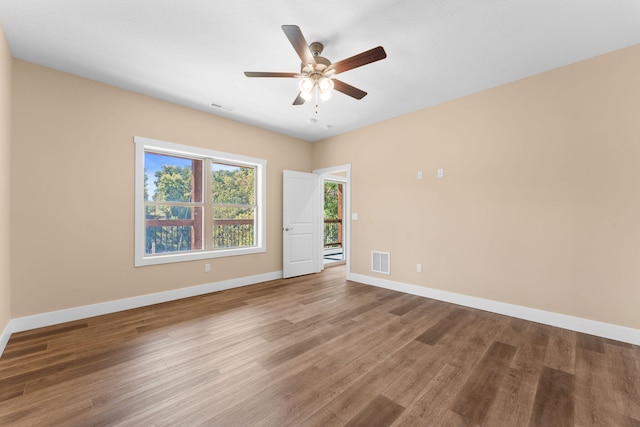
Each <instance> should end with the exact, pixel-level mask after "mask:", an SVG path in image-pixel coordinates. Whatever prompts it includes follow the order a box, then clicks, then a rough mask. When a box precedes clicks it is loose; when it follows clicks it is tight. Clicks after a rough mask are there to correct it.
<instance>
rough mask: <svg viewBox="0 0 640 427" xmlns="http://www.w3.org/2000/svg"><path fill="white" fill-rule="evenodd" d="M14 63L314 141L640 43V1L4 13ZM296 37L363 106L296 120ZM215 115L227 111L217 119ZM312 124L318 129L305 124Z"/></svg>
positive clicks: (96, 1)
mask: <svg viewBox="0 0 640 427" xmlns="http://www.w3.org/2000/svg"><path fill="white" fill-rule="evenodd" d="M0 22H1V23H2V26H3V27H4V30H5V33H6V35H7V39H8V40H9V45H10V48H11V51H12V53H13V56H14V57H16V58H19V59H23V60H26V61H29V62H33V63H36V64H41V65H44V66H47V67H51V68H55V69H58V70H62V71H65V72H68V73H71V74H75V75H78V76H82V77H86V78H89V79H93V80H97V81H100V82H104V83H107V84H110V85H114V86H118V87H121V88H124V89H128V90H132V91H135V92H139V93H142V94H146V95H150V96H153V97H156V98H160V99H163V100H167V101H170V102H174V103H177V104H181V105H185V106H187V107H191V108H194V109H197V110H201V111H206V112H209V113H211V114H216V115H219V116H223V117H227V118H230V119H233V120H238V121H241V122H244V123H248V124H252V125H255V126H259V127H262V128H266V129H270V130H273V131H276V132H280V133H283V134H287V135H292V136H295V137H298V138H301V139H304V140H307V141H315V140H319V139H323V138H326V137H328V136H332V135H336V134H339V133H343V132H346V131H349V130H352V129H356V128H359V127H362V126H365V125H368V124H371V123H375V122H379V121H382V120H386V119H390V118H392V117H396V116H399V115H402V114H405V113H408V112H412V111H416V110H419V109H423V108H426V107H430V106H433V105H436V104H440V103H442V102H446V101H449V100H452V99H455V98H459V97H462V96H465V95H468V94H471V93H474V92H478V91H482V90H484V89H488V88H491V87H495V86H498V85H501V84H504V83H507V82H511V81H514V80H518V79H522V78H524V77H527V76H531V75H534V74H537V73H540V72H543V71H547V70H550V69H553V68H557V67H561V66H563V65H567V64H571V63H574V62H577V61H580V60H583V59H587V58H590V57H593V56H596V55H600V54H603V53H606V52H610V51H613V50H617V49H620V48H624V47H627V46H631V45H634V44H638V43H640V1H638V0H395V1H394V0H349V1H346V0H324V1H303V0H233V1H218V0H0ZM283 24H295V25H298V26H299V27H300V28H301V30H302V32H303V34H304V36H305V38H306V40H307V42H309V43H311V42H313V41H320V42H322V43H323V44H324V45H325V49H324V52H323V54H322V55H323V56H325V57H327V58H328V59H330V60H331V61H333V62H337V61H339V60H342V59H345V58H347V57H350V56H352V55H355V54H357V53H360V52H362V51H365V50H368V49H370V48H373V47H376V46H378V45H382V46H383V47H384V48H385V50H386V52H387V58H386V59H384V60H382V61H379V62H375V63H372V64H369V65H366V66H364V67H361V68H357V69H353V70H350V71H347V72H345V73H343V74H340V79H341V80H343V81H344V82H346V83H349V84H351V85H353V86H356V87H357V88H359V89H362V90H364V91H366V92H368V93H369V94H368V95H367V96H366V97H365V98H363V99H362V100H360V101H357V100H355V99H353V98H350V97H347V96H346V95H343V94H342V93H336V94H335V95H334V96H333V98H332V99H331V100H329V101H328V102H326V103H321V104H320V106H319V109H318V113H317V114H316V113H315V111H314V110H315V109H314V105H313V104H314V103H306V104H305V105H303V106H292V105H291V103H292V102H293V100H294V98H295V97H296V95H297V93H298V88H297V80H296V79H280V78H271V79H268V78H252V79H250V78H247V77H245V76H244V75H243V71H283V72H298V71H299V69H300V59H299V58H298V56H297V55H296V53H295V51H294V49H293V47H292V46H291V44H290V43H289V41H288V40H287V38H286V37H285V35H284V33H283V32H282V29H281V26H282V25H283ZM212 103H216V104H219V105H222V106H224V108H222V109H220V108H215V107H212V106H211V104H212ZM311 118H313V119H315V120H317V122H316V123H315V124H312V123H310V122H311V120H309V119H311Z"/></svg>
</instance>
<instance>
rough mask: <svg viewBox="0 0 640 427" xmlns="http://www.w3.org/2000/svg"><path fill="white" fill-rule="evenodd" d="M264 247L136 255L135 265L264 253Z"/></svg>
mask: <svg viewBox="0 0 640 427" xmlns="http://www.w3.org/2000/svg"><path fill="white" fill-rule="evenodd" d="M264 252H266V249H265V248H263V247H254V248H236V249H224V250H219V251H201V252H188V253H181V254H167V255H154V256H143V257H136V260H135V267H144V266H147V265H159V264H172V263H175V262H185V261H198V260H202V259H215V258H225V257H230V256H238V255H250V254H258V253H264Z"/></svg>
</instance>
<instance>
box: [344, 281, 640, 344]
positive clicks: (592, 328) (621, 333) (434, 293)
mask: <svg viewBox="0 0 640 427" xmlns="http://www.w3.org/2000/svg"><path fill="white" fill-rule="evenodd" d="M347 278H348V280H352V281H354V282H360V283H364V284H366V285H372V286H377V287H379V288H386V289H391V290H394V291H399V292H404V293H406V294H412V295H418V296H421V297H425V298H431V299H435V300H439V301H445V302H450V303H453V304H458V305H463V306H465V307H471V308H477V309H480V310H484V311H489V312H492V313H497V314H503V315H506V316H511V317H517V318H519V319H524V320H530V321H532V322H536V323H542V324H545V325H550V326H556V327H559V328H563V329H569V330H571V331H576V332H582V333H585V334H590V335H596V336H599V337H603V338H609V339H612V340H616V341H622V342H626V343H630V344H635V345H640V330H639V329H633V328H628V327H625V326H618V325H613V324H610V323H603V322H598V321H595V320H589V319H583V318H580V317H573V316H567V315H565V314H558V313H553V312H550V311H544V310H538V309H535V308H529V307H523V306H519V305H514V304H507V303H504V302H498V301H492V300H488V299H484V298H477V297H472V296H468V295H462V294H456V293H453V292H446V291H441V290H438V289H432V288H427V287H424V286H418V285H411V284H408V283H402V282H396V281H393V280H387V279H381V278H378V277H371V276H366V275H363V274H355V273H350V274H349V275H348V277H347Z"/></svg>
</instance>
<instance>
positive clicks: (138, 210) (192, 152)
mask: <svg viewBox="0 0 640 427" xmlns="http://www.w3.org/2000/svg"><path fill="white" fill-rule="evenodd" d="M133 142H134V144H135V203H134V211H135V220H134V221H135V239H134V240H135V243H134V246H135V248H134V250H135V257H134V258H135V261H134V262H135V263H134V265H135V266H136V267H142V266H146V265H157V264H167V263H173V262H183V261H197V260H202V259H210V258H221V257H228V256H236V255H248V254H255V253H263V252H266V250H267V246H266V235H267V233H266V223H267V221H266V220H267V213H266V186H267V161H266V160H264V159H258V158H255V157H247V156H241V155H238V154H231V153H225V152H221V151H214V150H208V149H206V148H200V147H191V146H187V145H181V144H176V143H173V142H167V141H160V140H157V139H151V138H145V137H141V136H135V137H134V138H133ZM147 150H149V151H153V152H156V153H160V154H168V155H177V156H186V157H198V158H208V159H210V160H211V161H213V162H222V163H231V164H234V165H238V166H250V167H254V168H255V169H256V189H255V199H256V200H255V203H256V206H257V208H256V211H257V212H256V215H255V221H256V227H257V232H256V244H255V246H251V247H245V248H229V249H215V250H212V249H209V250H206V249H205V250H199V251H193V252H184V253H171V254H160V255H157V254H156V255H152V256H148V255H146V254H145V218H144V215H145V214H144V212H145V209H144V157H145V151H147ZM205 179H206V178H205ZM206 208H209V206H205V209H206ZM205 217H206V215H203V221H204V218H205ZM203 226H204V224H203ZM208 228H209V227H207V226H204V227H203V230H205V229H208Z"/></svg>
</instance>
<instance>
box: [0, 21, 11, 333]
mask: <svg viewBox="0 0 640 427" xmlns="http://www.w3.org/2000/svg"><path fill="white" fill-rule="evenodd" d="M11 68H12V59H11V52H10V51H9V46H8V44H7V40H6V39H5V35H4V31H3V29H2V26H0V333H2V331H3V330H4V328H5V327H6V326H7V324H8V323H9V319H11V256H10V253H11V251H10V249H11V222H10V212H11V207H10V206H11V182H10V179H11Z"/></svg>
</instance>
